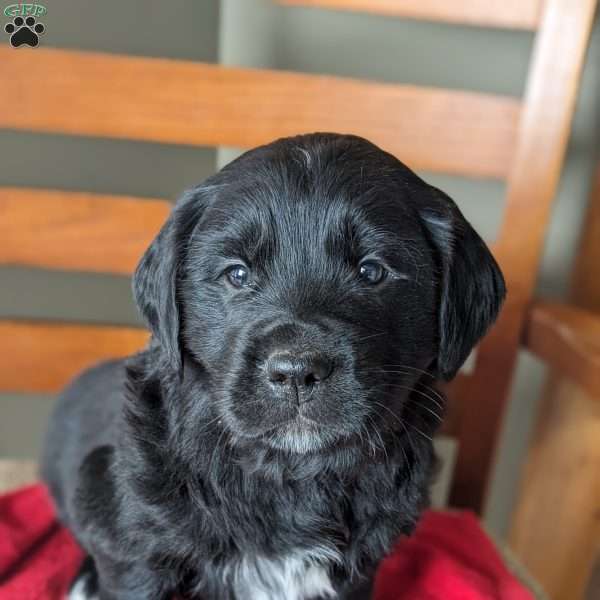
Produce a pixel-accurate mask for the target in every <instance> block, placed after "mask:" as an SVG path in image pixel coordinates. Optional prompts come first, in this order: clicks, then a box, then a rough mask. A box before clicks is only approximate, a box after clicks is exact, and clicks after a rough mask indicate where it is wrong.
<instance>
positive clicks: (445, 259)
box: [420, 186, 506, 381]
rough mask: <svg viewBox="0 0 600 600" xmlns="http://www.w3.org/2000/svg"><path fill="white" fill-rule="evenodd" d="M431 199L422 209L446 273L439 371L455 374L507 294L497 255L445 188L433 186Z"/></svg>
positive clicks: (448, 376) (447, 375) (440, 374)
mask: <svg viewBox="0 0 600 600" xmlns="http://www.w3.org/2000/svg"><path fill="white" fill-rule="evenodd" d="M430 191H431V201H430V202H425V203H424V205H423V206H422V208H421V210H420V214H421V218H422V220H423V223H424V225H425V228H426V230H427V231H428V233H429V236H430V240H431V242H432V243H433V245H434V246H435V248H436V250H437V253H438V256H439V264H440V271H441V275H442V279H441V289H440V308H439V313H438V315H439V325H438V327H439V348H438V357H437V365H436V366H437V369H436V371H437V375H438V377H439V378H442V379H445V380H446V381H448V380H450V379H452V378H453V377H454V376H455V375H456V373H457V372H458V370H459V369H460V367H461V366H462V364H463V363H464V362H465V360H466V359H467V357H468V356H469V353H470V352H471V350H472V349H473V347H474V346H475V344H476V343H477V342H478V341H479V339H480V338H481V337H482V336H483V335H484V334H485V333H486V331H487V330H488V328H489V327H490V326H491V325H492V323H493V322H494V321H495V320H496V317H497V316H498V312H499V311H500V307H501V305H502V302H503V300H504V297H505V295H506V287H505V284H504V277H503V276H502V272H501V271H500V268H499V267H498V264H497V263H496V261H495V259H494V257H493V256H492V254H491V252H490V251H489V249H488V247H487V246H486V244H485V242H484V241H483V240H482V239H481V238H480V237H479V235H478V234H477V232H476V231H475V230H474V229H473V228H472V227H471V225H470V224H469V222H468V221H467V220H466V219H465V217H464V216H463V215H462V213H461V212H460V210H459V209H458V207H457V206H456V204H455V203H454V202H453V201H452V200H451V199H450V198H449V197H448V196H447V195H446V194H444V193H443V192H442V191H441V190H438V189H436V188H433V187H431V186H430Z"/></svg>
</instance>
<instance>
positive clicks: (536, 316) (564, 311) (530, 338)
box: [523, 300, 600, 398]
mask: <svg viewBox="0 0 600 600" xmlns="http://www.w3.org/2000/svg"><path fill="white" fill-rule="evenodd" d="M523 344H524V346H525V347H526V348H527V349H528V350H530V351H531V352H533V353H534V354H535V355H537V356H539V357H540V358H542V359H543V360H545V361H546V362H548V363H549V364H550V366H552V367H553V368H554V369H557V370H558V371H560V372H562V373H563V374H564V375H567V376H568V377H570V378H571V379H573V380H574V381H575V382H576V383H578V384H579V385H581V386H582V387H583V388H585V389H586V390H587V391H588V392H589V393H590V394H592V395H593V396H595V397H598V398H600V314H596V313H593V312H590V311H587V310H583V309H581V308H577V307H575V306H569V305H567V304H561V303H558V302H547V301H543V300H538V301H536V302H535V303H534V304H533V305H532V307H531V309H530V310H529V313H528V315H527V321H526V325H525V332H524V338H523Z"/></svg>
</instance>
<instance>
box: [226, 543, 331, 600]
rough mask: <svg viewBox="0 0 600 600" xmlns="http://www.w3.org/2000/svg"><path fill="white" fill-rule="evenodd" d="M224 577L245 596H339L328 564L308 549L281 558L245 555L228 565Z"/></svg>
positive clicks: (265, 599)
mask: <svg viewBox="0 0 600 600" xmlns="http://www.w3.org/2000/svg"><path fill="white" fill-rule="evenodd" d="M223 577H224V579H225V580H226V581H227V583H228V584H229V585H231V587H232V588H233V590H234V591H235V594H236V597H237V598H240V599H242V598H243V599H244V600H245V599H247V600H281V599H282V598H285V599H286V600H316V599H317V598H318V599H325V598H327V599H329V598H331V599H335V598H337V594H336V592H335V590H334V588H333V584H332V582H331V579H330V577H329V573H328V569H327V567H326V566H323V564H322V563H317V562H315V561H314V559H311V557H310V556H309V555H308V553H305V554H298V555H288V556H284V557H282V558H281V559H270V558H265V557H256V556H253V557H250V556H248V557H243V558H241V559H238V560H237V561H235V562H232V563H230V564H229V565H227V567H226V568H225V570H224V572H223Z"/></svg>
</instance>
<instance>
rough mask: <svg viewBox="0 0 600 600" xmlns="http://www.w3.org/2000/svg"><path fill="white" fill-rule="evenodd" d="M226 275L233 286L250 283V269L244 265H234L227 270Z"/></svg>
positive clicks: (238, 286) (239, 286)
mask: <svg viewBox="0 0 600 600" xmlns="http://www.w3.org/2000/svg"><path fill="white" fill-rule="evenodd" d="M225 275H226V277H227V280H228V281H229V283H231V285H232V286H234V287H237V288H241V287H244V286H245V285H248V280H249V279H250V271H249V270H248V269H247V268H246V267H244V265H233V267H229V269H227V271H225Z"/></svg>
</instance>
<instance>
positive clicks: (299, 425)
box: [134, 134, 504, 452]
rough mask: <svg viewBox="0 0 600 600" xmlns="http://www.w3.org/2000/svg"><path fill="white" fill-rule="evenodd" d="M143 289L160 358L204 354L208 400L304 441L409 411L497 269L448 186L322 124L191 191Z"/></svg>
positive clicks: (357, 432) (482, 317)
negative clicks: (318, 130) (324, 130)
mask: <svg viewBox="0 0 600 600" xmlns="http://www.w3.org/2000/svg"><path fill="white" fill-rule="evenodd" d="M134 294H135V298H136V301H137V303H138V306H139V308H140V310H141V312H142V314H143V315H144V317H145V318H146V321H147V322H148V325H149V326H150V329H151V330H152V333H153V336H154V339H155V342H156V344H157V345H158V346H159V347H160V348H161V354H162V356H163V357H164V368H166V369H169V370H171V371H181V370H182V368H183V367H182V357H185V360H186V361H188V360H189V361H192V362H193V364H194V365H196V366H199V367H200V369H199V370H200V371H201V372H202V377H203V381H204V383H203V386H204V389H205V390H208V391H209V393H207V394H203V395H202V396H203V397H202V398H198V402H204V403H205V402H208V403H209V404H211V407H210V408H211V411H212V413H213V414H216V415H217V417H219V418H220V419H221V420H222V422H223V423H224V424H225V427H226V428H227V429H228V430H229V432H230V433H231V434H232V435H233V437H234V438H236V439H243V440H246V441H248V440H253V441H255V442H257V443H260V444H263V445H266V446H269V447H273V448H277V449H279V450H283V451H290V452H306V451H318V450H320V449H323V448H326V447H329V446H331V445H333V444H336V443H341V442H342V441H343V442H344V443H356V444H359V443H361V440H363V439H364V438H365V437H366V438H367V439H369V438H371V437H372V435H373V434H379V436H381V434H382V433H385V432H386V431H387V430H390V429H398V428H400V429H401V428H402V427H403V426H405V425H404V423H403V420H406V419H409V418H410V416H409V415H404V414H403V407H404V406H405V404H406V400H407V398H408V396H409V394H410V393H411V390H412V389H413V388H414V386H415V384H416V383H417V381H418V380H419V379H421V378H422V374H423V373H424V372H426V371H427V372H429V373H433V374H434V376H436V377H439V378H443V379H449V378H451V377H452V376H454V374H455V373H456V371H457V370H458V369H459V368H460V366H461V364H462V363H463V361H464V360H465V359H466V357H467V355H468V354H469V352H470V350H471V348H472V347H473V346H474V345H475V343H476V342H477V341H478V340H479V338H480V337H481V336H482V335H483V334H484V333H485V331H486V330H487V328H488V327H489V326H490V324H491V323H492V322H493V321H494V319H495V318H496V315H497V313H498V310H499V308H500V304H501V302H502V299H503V296H504V283H503V279H502V275H501V273H500V271H499V269H498V266H497V265H496V262H495V261H494V259H493V257H492V256H491V254H490V253H489V251H488V250H487V248H486V246H485V244H484V243H483V242H482V240H481V239H480V238H479V236H478V235H477V234H476V233H475V231H474V230H473V229H472V228H471V226H470V225H469V224H468V223H467V221H466V220H465V219H464V217H463V216H462V214H461V213H460V211H459V210H458V208H457V207H456V205H455V204H454V203H453V202H452V201H451V200H450V199H449V198H448V197H447V196H445V195H444V194H443V193H442V192H440V191H439V190H436V189H435V188H432V187H431V186H429V185H427V184H426V183H425V182H423V181H422V180H421V179H419V178H418V177H417V176H416V175H415V174H414V173H412V172H411V171H410V170H409V169H408V168H407V167H405V166H404V165H403V164H402V163H400V162H399V161H398V160H397V159H395V158H394V157H393V156H391V155H389V154H387V153H385V152H383V151H382V150H380V149H379V148H377V147H376V146H374V145H373V144H371V143H369V142H367V141H366V140H363V139H361V138H357V137H354V136H343V135H335V134H314V135H306V136H298V137H295V138H287V139H282V140H278V141H276V142H274V143H272V144H269V145H267V146H263V147H260V148H257V149H255V150H252V151H250V152H247V153H246V154H244V155H243V156H241V157H240V158H239V159H237V160H236V161H234V162H232V163H230V164H229V165H228V166H227V167H225V168H224V169H223V170H222V171H221V172H220V173H218V174H217V175H215V176H213V177H211V178H209V179H208V180H207V181H206V182H205V183H204V184H203V185H201V186H199V187H197V188H194V189H192V190H191V191H189V192H188V193H186V194H185V195H184V196H183V197H182V198H181V199H180V200H179V202H178V203H177V205H176V206H175V208H174V210H173V212H172V214H171V216H170V218H169V220H168V221H167V223H166V224H165V225H164V227H163V229H162V230H161V232H160V234H159V235H158V237H157V238H156V240H155V241H154V242H153V244H152V245H151V246H150V248H149V249H148V250H147V252H146V254H145V255H144V257H143V258H142V260H141V262H140V264H139V266H138V269H137V271H136V273H135V277H134ZM206 398H209V400H206ZM365 434H366V435H365Z"/></svg>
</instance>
